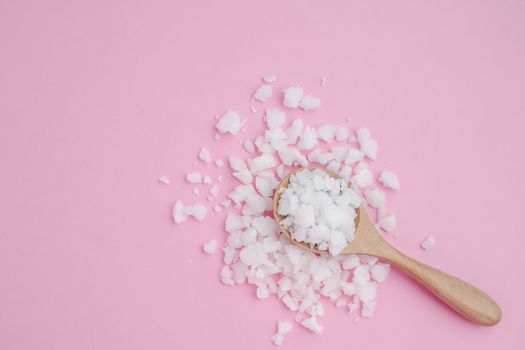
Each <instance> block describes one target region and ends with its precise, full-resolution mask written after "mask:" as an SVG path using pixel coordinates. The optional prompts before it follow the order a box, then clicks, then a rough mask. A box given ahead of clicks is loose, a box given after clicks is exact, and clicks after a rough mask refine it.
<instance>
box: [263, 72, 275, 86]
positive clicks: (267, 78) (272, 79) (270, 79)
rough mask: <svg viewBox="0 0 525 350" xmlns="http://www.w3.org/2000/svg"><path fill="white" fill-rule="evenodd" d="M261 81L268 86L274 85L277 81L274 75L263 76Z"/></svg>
mask: <svg viewBox="0 0 525 350" xmlns="http://www.w3.org/2000/svg"><path fill="white" fill-rule="evenodd" d="M263 80H264V82H265V83H268V84H271V83H275V82H276V81H277V76H276V75H275V74H268V75H265V76H263Z"/></svg>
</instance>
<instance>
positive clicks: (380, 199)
mask: <svg viewBox="0 0 525 350" xmlns="http://www.w3.org/2000/svg"><path fill="white" fill-rule="evenodd" d="M365 198H366V201H367V202H368V204H369V205H370V206H372V207H374V208H383V207H384V206H385V201H386V197H385V192H383V191H381V190H379V189H376V188H374V189H371V190H368V191H365Z"/></svg>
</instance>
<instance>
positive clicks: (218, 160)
mask: <svg viewBox="0 0 525 350" xmlns="http://www.w3.org/2000/svg"><path fill="white" fill-rule="evenodd" d="M214 163H215V166H216V167H217V168H222V167H223V166H224V161H223V160H222V159H216V160H215V161H214Z"/></svg>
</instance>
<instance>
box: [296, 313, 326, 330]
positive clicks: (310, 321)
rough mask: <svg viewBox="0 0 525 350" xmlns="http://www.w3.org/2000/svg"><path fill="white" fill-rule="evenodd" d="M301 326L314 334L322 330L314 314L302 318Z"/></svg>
mask: <svg viewBox="0 0 525 350" xmlns="http://www.w3.org/2000/svg"><path fill="white" fill-rule="evenodd" d="M301 326H303V327H305V328H306V329H308V330H310V331H312V332H314V333H316V334H321V332H322V331H323V326H321V325H320V324H319V323H317V318H316V317H315V316H312V317H310V318H307V319H305V320H303V321H302V322H301Z"/></svg>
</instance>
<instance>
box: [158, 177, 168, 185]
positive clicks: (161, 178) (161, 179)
mask: <svg viewBox="0 0 525 350" xmlns="http://www.w3.org/2000/svg"><path fill="white" fill-rule="evenodd" d="M159 182H162V183H163V184H165V185H169V184H170V183H171V181H170V179H168V178H167V177H166V176H161V177H159Z"/></svg>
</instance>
